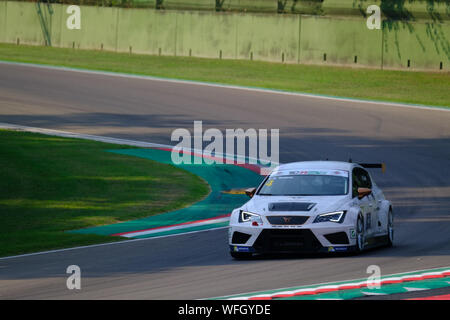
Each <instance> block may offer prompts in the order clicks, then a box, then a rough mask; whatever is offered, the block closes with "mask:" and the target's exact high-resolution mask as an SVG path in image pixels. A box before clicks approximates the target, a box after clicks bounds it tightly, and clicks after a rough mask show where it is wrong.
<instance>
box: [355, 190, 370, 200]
mask: <svg viewBox="0 0 450 320" xmlns="http://www.w3.org/2000/svg"><path fill="white" fill-rule="evenodd" d="M371 193H372V189H370V188H358V199H362V198H364V197H365V196H368V195H369V194H371Z"/></svg>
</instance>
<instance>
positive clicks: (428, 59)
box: [383, 22, 450, 70]
mask: <svg viewBox="0 0 450 320" xmlns="http://www.w3.org/2000/svg"><path fill="white" fill-rule="evenodd" d="M449 40H450V25H448V24H436V23H414V24H412V23H405V22H396V23H391V24H386V27H385V29H384V43H383V44H384V45H383V51H384V52H383V55H384V56H383V62H384V66H385V67H387V68H403V69H404V68H406V69H408V68H411V69H430V70H437V69H439V68H440V64H441V63H442V64H443V69H445V70H449V62H450V43H449ZM408 61H409V63H408ZM408 65H409V67H408Z"/></svg>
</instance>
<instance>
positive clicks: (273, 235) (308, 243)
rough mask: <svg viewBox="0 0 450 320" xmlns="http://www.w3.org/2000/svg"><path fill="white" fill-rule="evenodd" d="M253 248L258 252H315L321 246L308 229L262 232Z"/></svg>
mask: <svg viewBox="0 0 450 320" xmlns="http://www.w3.org/2000/svg"><path fill="white" fill-rule="evenodd" d="M253 247H254V248H255V249H256V250H257V251H260V252H299V253H300V252H316V251H318V250H319V249H320V248H322V245H321V244H320V242H319V240H317V238H316V237H315V236H314V234H313V233H312V231H311V230H309V229H296V230H283V229H266V230H263V231H262V232H261V233H260V235H259V236H258V238H257V239H256V241H255V243H254V245H253Z"/></svg>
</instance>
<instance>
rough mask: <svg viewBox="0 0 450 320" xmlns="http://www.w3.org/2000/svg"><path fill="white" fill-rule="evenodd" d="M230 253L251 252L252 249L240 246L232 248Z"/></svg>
mask: <svg viewBox="0 0 450 320" xmlns="http://www.w3.org/2000/svg"><path fill="white" fill-rule="evenodd" d="M232 251H234V252H253V248H251V247H242V246H232Z"/></svg>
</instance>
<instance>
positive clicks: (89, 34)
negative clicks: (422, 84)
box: [0, 2, 450, 71]
mask: <svg viewBox="0 0 450 320" xmlns="http://www.w3.org/2000/svg"><path fill="white" fill-rule="evenodd" d="M67 8H68V5H60V4H53V6H52V11H53V14H52V15H50V16H48V17H47V24H48V26H47V30H48V32H49V34H50V37H51V44H52V45H53V46H55V47H65V48H75V49H77V48H80V49H96V50H109V51H117V52H131V53H142V54H154V55H177V56H195V57H208V58H219V59H220V58H222V59H248V60H250V59H253V60H262V61H273V62H286V63H310V64H332V65H345V66H364V67H374V68H396V69H397V68H398V69H411V70H421V69H425V70H436V71H439V70H444V71H448V70H450V67H449V66H450V44H449V38H450V27H449V24H447V23H445V22H444V23H442V22H438V21H422V22H408V21H403V22H400V21H389V20H386V21H384V22H383V24H382V26H383V28H382V30H369V29H368V28H367V26H366V19H364V18H362V17H359V18H357V17H346V18H339V17H319V16H305V15H277V14H274V15H267V14H244V13H216V12H206V11H175V10H174V11H170V10H168V11H165V10H154V9H129V8H117V7H108V8H105V7H95V6H81V7H80V8H81V29H79V30H77V29H74V30H70V29H68V27H67V26H66V21H67V19H68V18H69V16H70V14H69V13H67ZM0 17H2V19H1V20H0V28H1V29H0V41H2V42H7V43H19V44H33V45H44V44H45V43H46V36H45V34H46V32H45V30H44V28H43V27H42V21H41V20H40V18H39V14H38V11H37V9H36V5H35V4H34V3H28V2H0ZM47 42H48V41H47Z"/></svg>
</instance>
